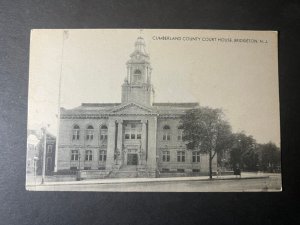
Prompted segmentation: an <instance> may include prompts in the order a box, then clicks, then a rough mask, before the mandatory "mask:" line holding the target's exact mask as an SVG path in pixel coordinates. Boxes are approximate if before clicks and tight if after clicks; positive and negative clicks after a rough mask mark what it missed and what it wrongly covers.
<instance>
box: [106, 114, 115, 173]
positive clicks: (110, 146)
mask: <svg viewBox="0 0 300 225" xmlns="http://www.w3.org/2000/svg"><path fill="white" fill-rule="evenodd" d="M115 134H116V123H115V120H112V119H110V120H109V121H108V131H107V138H108V139H107V156H106V169H107V170H111V169H112V168H113V165H114V153H115Z"/></svg>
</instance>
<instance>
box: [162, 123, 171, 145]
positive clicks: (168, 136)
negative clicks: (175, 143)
mask: <svg viewBox="0 0 300 225" xmlns="http://www.w3.org/2000/svg"><path fill="white" fill-rule="evenodd" d="M169 140H171V129H170V126H169V125H165V126H164V127H163V141H169Z"/></svg>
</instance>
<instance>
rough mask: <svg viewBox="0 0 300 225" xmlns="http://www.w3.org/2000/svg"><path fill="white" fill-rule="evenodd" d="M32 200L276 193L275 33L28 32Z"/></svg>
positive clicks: (278, 162)
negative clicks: (42, 196)
mask: <svg viewBox="0 0 300 225" xmlns="http://www.w3.org/2000/svg"><path fill="white" fill-rule="evenodd" d="M28 101H29V102H28V136H27V162H26V190H29V191H97V192H98V191H99V192H105V191H109V192H245V191H249V192H261V191H281V190H282V188H281V187H282V185H281V159H280V156H281V149H280V119H279V88H278V44H277V32H276V31H236V30H196V29H35V30H32V31H31V39H30V65H29V95H28Z"/></svg>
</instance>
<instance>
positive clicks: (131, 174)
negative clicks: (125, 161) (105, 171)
mask: <svg viewBox="0 0 300 225" xmlns="http://www.w3.org/2000/svg"><path fill="white" fill-rule="evenodd" d="M109 177H110V178H136V177H138V170H137V166H136V165H128V166H125V165H124V166H122V167H121V168H120V169H119V170H116V171H112V172H111V174H110V175H109Z"/></svg>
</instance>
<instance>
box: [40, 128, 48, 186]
mask: <svg viewBox="0 0 300 225" xmlns="http://www.w3.org/2000/svg"><path fill="white" fill-rule="evenodd" d="M42 132H43V136H44V148H43V168H42V182H41V184H44V183H45V170H46V162H45V161H46V147H47V146H46V145H47V127H46V126H45V127H43V128H42Z"/></svg>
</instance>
